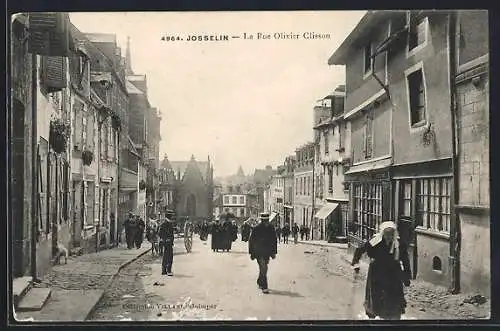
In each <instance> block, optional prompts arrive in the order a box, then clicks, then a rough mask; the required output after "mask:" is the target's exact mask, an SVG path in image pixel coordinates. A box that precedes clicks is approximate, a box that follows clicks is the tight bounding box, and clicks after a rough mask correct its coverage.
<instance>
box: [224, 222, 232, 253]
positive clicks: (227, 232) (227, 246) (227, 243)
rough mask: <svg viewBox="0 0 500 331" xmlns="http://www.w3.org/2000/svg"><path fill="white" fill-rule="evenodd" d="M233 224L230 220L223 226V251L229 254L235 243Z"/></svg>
mask: <svg viewBox="0 0 500 331" xmlns="http://www.w3.org/2000/svg"><path fill="white" fill-rule="evenodd" d="M232 227H233V226H232V224H231V222H230V221H229V219H226V221H225V222H224V224H223V225H222V233H223V235H222V238H223V239H222V250H223V251H224V250H225V251H227V252H229V251H230V250H231V245H232V243H233V241H232V240H231V239H232V238H231V232H232Z"/></svg>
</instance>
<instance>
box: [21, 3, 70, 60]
mask: <svg viewBox="0 0 500 331" xmlns="http://www.w3.org/2000/svg"><path fill="white" fill-rule="evenodd" d="M69 24H70V22H69V15H68V13H62V12H61V13H56V12H45V13H36V12H33V13H29V14H28V25H29V27H30V33H29V43H28V47H29V52H30V53H33V54H40V55H51V56H67V55H68V52H69V49H70V48H71V47H72V45H71V41H72V39H71V37H70V29H69Z"/></svg>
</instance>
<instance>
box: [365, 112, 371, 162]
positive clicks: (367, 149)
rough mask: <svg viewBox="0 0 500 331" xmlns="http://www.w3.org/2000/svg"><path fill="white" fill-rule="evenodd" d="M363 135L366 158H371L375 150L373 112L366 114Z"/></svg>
mask: <svg viewBox="0 0 500 331" xmlns="http://www.w3.org/2000/svg"><path fill="white" fill-rule="evenodd" d="M363 135H364V154H365V159H369V158H371V157H372V152H373V117H372V115H371V114H368V115H367V116H366V119H365V127H364V132H363Z"/></svg>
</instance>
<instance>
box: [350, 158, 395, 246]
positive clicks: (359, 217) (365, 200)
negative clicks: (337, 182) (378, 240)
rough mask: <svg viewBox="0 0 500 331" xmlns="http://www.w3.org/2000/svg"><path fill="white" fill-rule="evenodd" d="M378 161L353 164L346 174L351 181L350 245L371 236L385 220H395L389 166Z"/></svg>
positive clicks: (361, 241) (357, 243) (360, 242)
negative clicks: (357, 165)
mask: <svg viewBox="0 0 500 331" xmlns="http://www.w3.org/2000/svg"><path fill="white" fill-rule="evenodd" d="M377 165H378V164H377V163H372V164H369V165H363V167H359V168H357V167H355V166H353V167H352V168H351V170H350V171H349V172H346V174H345V181H346V183H347V184H348V185H349V209H348V214H349V215H348V220H347V222H346V223H347V240H348V244H349V246H350V247H358V246H359V245H361V244H362V243H363V242H364V241H366V240H370V238H372V237H373V235H375V233H376V232H377V231H378V226H379V225H380V223H382V222H383V221H385V220H391V219H392V215H393V211H392V206H393V203H392V196H393V194H392V185H391V176H390V170H389V167H388V166H385V167H382V166H381V167H380V168H378V167H377Z"/></svg>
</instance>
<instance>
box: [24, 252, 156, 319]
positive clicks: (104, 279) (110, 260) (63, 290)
mask: <svg viewBox="0 0 500 331" xmlns="http://www.w3.org/2000/svg"><path fill="white" fill-rule="evenodd" d="M150 248H151V246H150V244H149V243H147V242H145V243H144V245H143V246H142V247H141V248H140V249H136V248H134V249H131V250H129V249H127V248H126V247H124V246H119V247H116V248H113V249H108V250H103V251H100V252H97V253H91V254H85V255H81V256H76V257H69V258H68V263H67V264H60V265H56V266H54V267H53V268H52V270H51V271H50V273H49V274H48V275H46V276H45V277H44V279H43V281H42V283H41V284H39V285H36V287H49V288H51V289H52V295H51V297H50V299H49V300H48V302H47V303H46V304H45V306H44V307H43V308H42V310H41V311H37V312H18V313H17V314H16V313H14V316H15V318H16V319H17V320H18V321H84V320H85V319H87V316H89V315H90V314H91V312H92V310H93V309H94V307H95V306H96V304H97V303H98V301H99V300H100V298H101V297H102V295H103V293H104V291H105V290H106V288H107V287H109V285H110V284H111V282H112V281H113V279H114V277H115V276H116V275H117V274H118V272H119V271H120V270H121V269H122V268H124V267H125V266H126V265H128V264H130V263H131V262H133V261H135V260H136V259H138V258H139V257H141V256H142V255H144V254H146V253H147V252H149V251H150Z"/></svg>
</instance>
